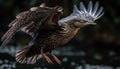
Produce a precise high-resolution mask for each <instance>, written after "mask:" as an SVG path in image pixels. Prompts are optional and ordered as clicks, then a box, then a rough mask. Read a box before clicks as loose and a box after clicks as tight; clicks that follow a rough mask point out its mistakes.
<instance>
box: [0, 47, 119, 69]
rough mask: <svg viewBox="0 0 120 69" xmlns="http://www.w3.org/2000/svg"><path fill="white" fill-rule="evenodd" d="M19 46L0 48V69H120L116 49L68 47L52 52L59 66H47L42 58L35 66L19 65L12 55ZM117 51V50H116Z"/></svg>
mask: <svg viewBox="0 0 120 69" xmlns="http://www.w3.org/2000/svg"><path fill="white" fill-rule="evenodd" d="M19 48H20V46H18V47H14V46H8V47H0V69H120V55H119V52H118V51H117V49H111V48H107V49H105V48H92V47H89V48H85V49H80V50H77V49H73V48H71V47H70V46H67V47H62V48H59V49H56V50H54V53H55V54H56V56H58V58H59V59H60V60H61V61H62V64H61V65H58V64H48V63H46V61H44V60H43V59H42V58H41V59H40V60H38V61H37V63H36V64H19V63H17V62H16V61H15V58H14V55H15V52H16V50H18V49H19ZM118 50H119V49H118Z"/></svg>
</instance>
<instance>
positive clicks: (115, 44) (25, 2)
mask: <svg viewBox="0 0 120 69" xmlns="http://www.w3.org/2000/svg"><path fill="white" fill-rule="evenodd" d="M80 1H83V3H84V4H85V5H86V6H87V4H88V2H89V0H0V38H1V37H2V35H3V34H4V33H5V32H6V31H7V30H8V29H9V28H8V24H9V23H10V22H11V21H12V20H14V19H15V16H16V15H17V14H18V13H20V12H22V11H25V10H29V8H31V7H33V6H39V5H40V4H41V3H46V4H47V6H51V7H52V6H56V5H59V6H62V7H63V8H64V14H63V16H62V17H61V18H63V17H66V16H68V15H69V14H70V13H71V12H72V9H73V5H74V4H77V5H79V2H80ZM92 1H93V3H95V2H96V0H92ZM97 1H98V2H99V5H100V6H103V7H104V15H103V16H102V17H101V18H100V19H98V20H97V21H96V23H97V25H96V26H91V25H90V26H86V27H84V28H82V29H81V30H80V31H79V33H78V34H77V36H75V38H74V39H72V40H71V41H70V42H69V43H68V44H66V45H65V46H66V47H65V48H64V47H62V49H61V48H59V49H58V51H62V50H63V49H65V50H67V48H69V47H70V52H75V53H76V52H80V51H83V52H84V53H86V55H85V56H84V57H81V56H79V55H77V56H74V55H73V56H71V57H70V56H66V57H67V58H68V59H70V60H69V61H68V62H63V64H61V65H60V66H59V65H58V66H59V68H65V69H67V68H68V67H67V66H69V65H70V63H71V62H72V61H74V62H75V63H76V64H78V65H74V66H71V68H72V69H76V66H79V65H81V66H83V67H85V64H89V65H107V66H112V67H116V66H120V56H119V55H120V53H119V52H120V51H119V49H120V36H119V35H120V11H119V9H120V0H108V1H107V0H97ZM30 39H31V37H30V36H28V35H27V34H25V33H23V32H18V33H17V34H16V35H15V37H14V38H13V39H12V40H11V42H10V43H9V44H8V45H9V46H13V47H14V46H25V45H26V44H27V42H28V41H30ZM0 44H1V42H0ZM6 48H7V47H6ZM62 53H64V52H62ZM96 54H97V60H96V59H94V57H96ZM111 54H112V55H111ZM2 55H4V56H2ZM66 55H67V54H66ZM6 57H7V58H6ZM8 57H9V58H8ZM58 57H60V59H61V60H62V58H64V57H65V56H61V55H58ZM100 57H101V58H100ZM98 58H100V59H99V60H98ZM5 59H7V60H10V61H14V62H15V59H14V58H13V57H11V56H10V55H8V54H7V53H6V54H4V53H0V61H3V64H7V63H5V61H4V60H5ZM83 60H84V62H81V61H83ZM78 61H79V62H78ZM9 64H10V63H9ZM11 64H12V63H11ZM16 64H17V65H16V68H18V69H19V68H20V67H21V66H22V65H21V64H18V63H16ZM0 66H2V63H1V64H0ZM28 66H29V65H26V64H25V68H29V67H28ZM35 66H40V67H41V68H44V67H46V68H51V69H52V68H56V67H58V66H54V65H51V64H47V63H45V62H44V61H43V62H38V64H36V65H32V66H31V67H33V68H34V67H35ZM11 68H12V67H11ZM23 68H24V67H23ZM23 68H22V67H21V69H23ZM33 68H32V69H33ZM29 69H30V68H29ZM34 69H35V68H34ZM36 69H37V68H36ZM78 69H79V68H78Z"/></svg>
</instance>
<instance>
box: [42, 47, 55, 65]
mask: <svg viewBox="0 0 120 69" xmlns="http://www.w3.org/2000/svg"><path fill="white" fill-rule="evenodd" d="M41 55H42V56H43V58H44V59H45V60H46V61H47V62H48V63H53V62H52V61H51V59H50V58H49V57H48V56H47V55H46V54H44V53H43V49H41Z"/></svg>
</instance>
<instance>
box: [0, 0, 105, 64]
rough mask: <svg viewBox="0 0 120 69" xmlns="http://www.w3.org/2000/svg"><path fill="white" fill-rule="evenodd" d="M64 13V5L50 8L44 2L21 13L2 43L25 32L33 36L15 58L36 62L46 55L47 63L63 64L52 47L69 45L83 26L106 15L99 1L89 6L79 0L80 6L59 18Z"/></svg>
mask: <svg viewBox="0 0 120 69" xmlns="http://www.w3.org/2000/svg"><path fill="white" fill-rule="evenodd" d="M62 14H63V8H62V7H60V6H55V7H48V6H46V5H45V3H42V4H41V5H40V6H37V7H32V8H30V9H29V10H27V11H23V12H21V13H19V14H18V15H17V16H16V19H14V20H13V21H12V22H11V23H10V24H9V27H10V28H9V30H8V31H7V32H6V33H5V34H4V35H3V37H2V38H1V41H2V46H6V45H7V44H8V43H9V42H10V40H11V39H12V37H13V36H14V35H15V33H16V32H18V31H23V32H25V33H27V34H28V35H30V36H31V37H32V40H31V41H30V42H29V43H28V45H26V46H25V47H24V48H22V49H21V50H18V51H17V52H16V55H15V58H16V61H17V62H18V63H21V64H23V63H28V64H34V63H36V61H37V60H38V59H40V58H41V57H43V58H44V59H45V60H46V61H47V62H48V63H54V62H55V63H58V64H61V61H60V60H59V59H58V58H57V57H56V56H55V55H54V53H53V52H52V51H53V49H55V48H57V47H59V46H62V45H64V44H66V43H67V42H68V41H70V40H71V39H72V38H73V37H74V36H75V35H76V34H77V32H78V31H79V30H80V29H81V28H83V27H85V26H87V25H95V24H96V23H95V20H97V19H99V18H100V17H101V16H103V14H104V12H103V7H99V3H98V2H96V3H95V4H93V2H92V1H90V2H89V3H88V7H87V8H86V7H85V5H84V4H83V2H80V3H79V8H78V7H77V6H76V5H74V7H73V12H72V13H71V14H70V15H69V16H67V17H65V18H60V16H61V15H62ZM46 53H49V54H50V56H51V57H49V56H48V55H47V54H46Z"/></svg>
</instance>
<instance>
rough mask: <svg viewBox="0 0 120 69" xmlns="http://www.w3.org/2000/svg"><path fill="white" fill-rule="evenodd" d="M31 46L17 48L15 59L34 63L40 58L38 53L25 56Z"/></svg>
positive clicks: (20, 61)
mask: <svg viewBox="0 0 120 69" xmlns="http://www.w3.org/2000/svg"><path fill="white" fill-rule="evenodd" d="M30 48H31V46H27V47H24V48H23V49H22V50H19V51H18V52H17V54H16V61H17V62H19V63H22V64H23V63H27V64H34V63H36V61H37V60H38V59H39V58H41V55H40V54H34V55H32V56H30V57H27V53H28V51H29V50H30Z"/></svg>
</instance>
